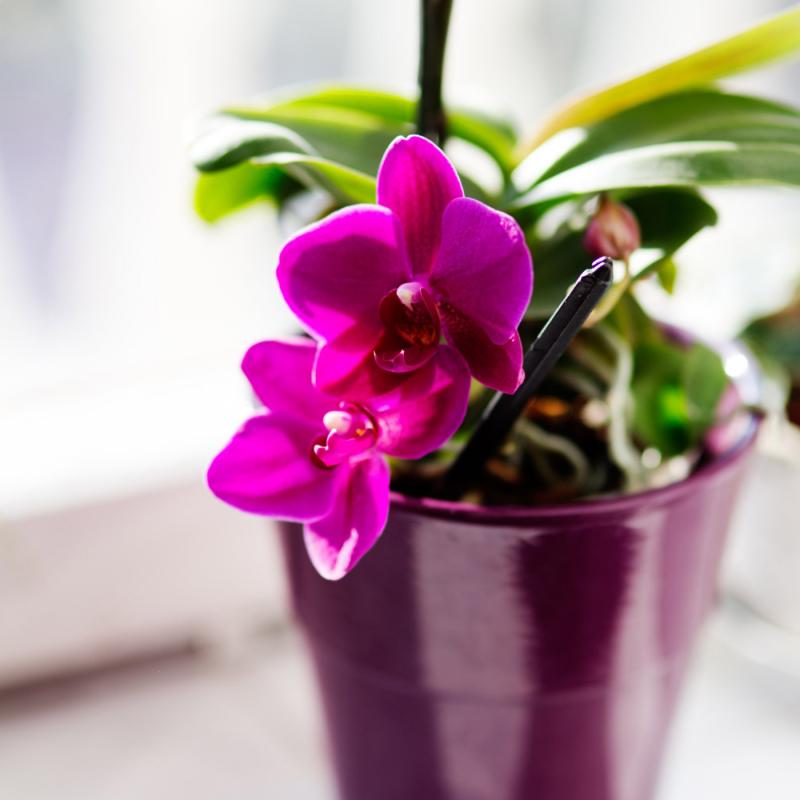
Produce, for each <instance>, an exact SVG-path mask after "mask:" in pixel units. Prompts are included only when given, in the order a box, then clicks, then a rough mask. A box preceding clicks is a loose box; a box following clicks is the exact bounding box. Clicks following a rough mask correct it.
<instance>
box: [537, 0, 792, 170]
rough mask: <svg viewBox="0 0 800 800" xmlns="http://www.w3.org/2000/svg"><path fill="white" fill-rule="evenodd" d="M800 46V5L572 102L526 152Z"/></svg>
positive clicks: (559, 110)
mask: <svg viewBox="0 0 800 800" xmlns="http://www.w3.org/2000/svg"><path fill="white" fill-rule="evenodd" d="M797 50H800V7H796V8H793V9H790V10H789V11H786V12H784V13H782V14H779V15H777V16H775V17H772V18H771V19H768V20H766V21H764V22H761V23H759V24H758V25H756V26H754V27H752V28H749V29H748V30H746V31H743V32H742V33H739V34H736V35H735V36H731V37H729V38H727V39H723V40H722V41H719V42H716V43H715V44H712V45H710V46H708V47H704V48H703V49H701V50H697V51H695V52H694V53H691V54H689V55H686V56H683V57H682V58H679V59H677V60H675V61H671V62H669V63H667V64H664V65H662V66H660V67H657V68H656V69H652V70H650V71H648V72H644V73H642V74H641V75H637V76H635V77H633V78H630V79H629V80H625V81H622V82H621V83H617V84H614V85H613V86H609V87H606V88H603V89H600V90H599V91H595V92H591V93H589V94H585V95H583V96H580V97H577V98H576V99H573V100H571V101H568V102H567V103H566V104H565V105H563V106H561V107H560V108H557V109H556V110H555V112H554V113H553V114H552V115H550V116H549V117H547V118H546V119H545V121H544V123H543V124H542V125H541V127H540V128H539V130H538V131H536V133H535V134H534V136H533V137H532V139H531V140H530V141H529V142H527V143H526V145H525V146H524V148H523V151H522V153H521V156H523V157H524V156H525V155H527V154H528V153H530V152H531V151H532V150H533V149H534V148H536V147H537V146H538V145H539V144H541V143H542V142H544V141H545V140H546V139H549V138H550V137H551V136H552V135H553V134H555V133H558V131H561V130H566V129H567V128H575V127H582V126H585V125H590V124H592V123H594V122H598V121H599V120H602V119H606V118H607V117H609V116H611V115H612V114H616V113H617V112H619V111H623V110H625V109H627V108H632V107H633V106H636V105H638V104H639V103H645V102H647V101H648V100H653V99H655V98H656V97H661V96H662V95H665V94H669V93H670V92H676V91H679V90H680V89H686V88H690V87H695V86H702V85H705V84H709V83H713V82H714V81H717V80H719V79H720V78H725V77H727V76H729V75H734V74H736V73H739V72H744V71H745V70H749V69H753V68H755V67H759V66H762V65H764V64H768V63H769V62H770V61H776V60H778V59H780V58H784V57H786V56H789V55H791V54H792V53H793V52H795V51H797Z"/></svg>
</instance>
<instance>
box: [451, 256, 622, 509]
mask: <svg viewBox="0 0 800 800" xmlns="http://www.w3.org/2000/svg"><path fill="white" fill-rule="evenodd" d="M610 283H611V259H609V258H598V259H597V260H596V261H595V262H594V263H593V264H592V266H591V268H590V269H587V270H584V272H583V273H582V274H581V276H580V278H578V281H577V283H576V284H575V286H574V287H573V288H572V290H571V291H570V292H569V294H568V295H567V296H566V297H565V298H564V300H563V301H562V302H561V305H560V306H559V307H558V308H557V309H556V310H555V312H554V313H553V315H552V316H551V317H550V319H548V320H547V322H546V323H545V326H544V328H542V330H541V332H540V333H539V335H538V336H537V337H536V339H535V340H534V342H533V344H532V345H531V346H530V347H529V348H528V352H527V353H525V360H524V363H523V369H524V371H525V379H524V381H523V382H522V385H521V386H520V388H519V389H517V391H516V393H515V394H503V393H502V392H498V393H497V394H496V395H495V396H494V397H493V398H492V401H491V402H490V403H489V405H488V406H487V407H486V410H485V411H484V412H483V415H482V416H481V419H480V421H479V422H478V424H477V426H476V427H475V430H474V431H473V432H472V435H471V436H470V438H469V440H468V441H467V443H466V444H465V445H464V448H463V450H462V451H461V452H460V453H459V455H458V456H457V457H456V460H455V461H454V462H453V464H452V465H451V466H450V469H449V470H448V471H447V473H446V474H445V476H444V479H443V492H444V496H445V497H447V498H448V499H455V498H458V497H460V496H461V495H462V494H463V493H464V491H465V490H466V489H467V488H468V484H469V481H470V480H473V481H474V480H475V479H476V478H477V479H478V480H480V477H481V475H482V473H483V467H484V464H485V463H486V462H487V461H488V460H489V459H490V458H491V457H492V455H494V453H495V452H496V451H497V450H498V449H499V448H500V446H501V445H502V444H503V442H504V441H505V439H506V437H507V436H508V434H509V432H510V431H511V428H512V427H513V426H514V423H515V422H516V421H517V419H518V418H519V416H520V415H521V414H522V412H523V411H524V410H525V408H526V407H527V405H528V402H529V401H530V400H531V398H532V397H533V396H534V394H535V393H536V391H537V390H538V388H539V386H541V384H542V381H543V380H544V379H545V378H546V377H547V375H548V374H549V373H550V370H551V369H552V368H553V366H554V365H555V363H556V361H558V359H559V358H560V357H561V355H562V354H563V353H564V351H565V350H566V349H567V347H568V346H569V343H570V342H571V341H572V340H573V338H574V337H575V335H576V334H577V333H578V331H579V330H580V329H581V326H582V325H583V323H584V322H586V318H587V317H588V316H589V314H590V313H591V312H592V310H593V309H594V308H595V306H597V304H598V302H599V301H600V298H602V296H603V295H604V294H605V291H606V289H608V286H609V284H610Z"/></svg>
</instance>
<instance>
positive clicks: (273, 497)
mask: <svg viewBox="0 0 800 800" xmlns="http://www.w3.org/2000/svg"><path fill="white" fill-rule="evenodd" d="M318 433H319V429H318V428H314V427H313V426H311V425H308V424H304V423H302V422H299V421H298V420H297V419H296V418H295V417H290V416H287V415H285V414H263V415H260V416H257V417H253V418H251V419H249V420H248V421H247V422H246V423H245V424H244V426H243V427H242V429H241V430H240V431H239V432H238V433H237V434H236V435H235V436H234V437H233V439H232V440H231V441H230V443H229V444H228V445H227V447H225V449H224V450H223V451H222V452H221V453H220V454H219V455H218V456H217V457H216V458H215V459H214V461H213V462H212V464H211V466H210V467H209V469H208V485H209V488H210V489H211V491H212V492H213V493H214V494H215V495H216V496H217V497H219V498H220V499H221V500H224V501H225V502H226V503H228V504H230V505H232V506H235V507H236V508H239V509H241V510H242V511H250V512H252V513H255V514H265V515H268V516H271V517H280V518H282V519H289V520H298V521H299V520H311V519H318V518H319V517H321V516H323V515H325V514H327V513H328V512H329V511H330V509H331V506H332V504H333V500H334V488H335V482H336V473H337V471H338V470H328V469H323V468H322V467H319V466H316V465H314V464H313V463H312V461H311V458H310V453H311V446H312V442H313V440H314V437H315V435H317V434H318Z"/></svg>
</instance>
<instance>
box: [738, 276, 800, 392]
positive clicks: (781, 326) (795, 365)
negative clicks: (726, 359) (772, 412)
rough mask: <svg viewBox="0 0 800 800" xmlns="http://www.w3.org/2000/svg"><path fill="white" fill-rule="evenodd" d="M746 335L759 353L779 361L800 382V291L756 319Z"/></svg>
mask: <svg viewBox="0 0 800 800" xmlns="http://www.w3.org/2000/svg"><path fill="white" fill-rule="evenodd" d="M742 337H743V338H744V340H745V341H746V342H747V344H748V345H750V346H751V347H752V348H753V349H754V350H755V351H756V353H757V354H758V355H759V356H766V357H768V358H769V359H772V360H774V361H776V362H777V363H778V364H780V365H781V366H783V367H784V368H785V369H786V370H788V372H789V374H790V375H791V378H792V380H793V381H794V382H796V383H800V292H798V294H797V295H796V296H795V298H794V300H792V301H791V302H790V303H789V304H788V305H787V306H786V307H785V308H783V309H781V310H780V311H778V312H776V313H774V314H770V315H768V316H766V317H761V318H759V319H755V320H753V321H752V322H751V323H750V324H749V325H748V326H747V327H746V328H745V330H744V331H743V333H742Z"/></svg>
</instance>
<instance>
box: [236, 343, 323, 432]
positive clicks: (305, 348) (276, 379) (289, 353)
mask: <svg viewBox="0 0 800 800" xmlns="http://www.w3.org/2000/svg"><path fill="white" fill-rule="evenodd" d="M316 353H317V348H316V345H315V344H314V342H312V341H310V340H309V339H285V340H282V341H268V342H259V343H258V344H254V345H253V346H252V347H251V348H250V349H249V350H248V351H247V353H245V356H244V359H243V360H242V371H243V372H244V374H245V375H246V376H247V379H248V380H249V381H250V385H251V386H252V387H253V391H254V392H255V393H256V396H257V397H258V399H259V400H260V401H261V402H262V403H263V404H264V405H265V406H266V407H267V408H268V409H270V411H276V412H281V413H282V414H288V415H290V416H293V417H298V418H300V419H304V420H306V421H308V422H309V423H311V424H315V425H316V426H317V427H318V426H319V423H320V422H321V421H322V417H323V416H324V414H325V412H326V411H329V410H330V409H331V408H332V407H333V406H334V405H335V402H334V401H333V400H332V399H331V398H330V397H326V396H325V395H324V394H322V393H321V392H319V391H318V390H317V389H315V388H314V385H313V384H312V382H311V372H312V369H313V366H314V359H315V357H316Z"/></svg>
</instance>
